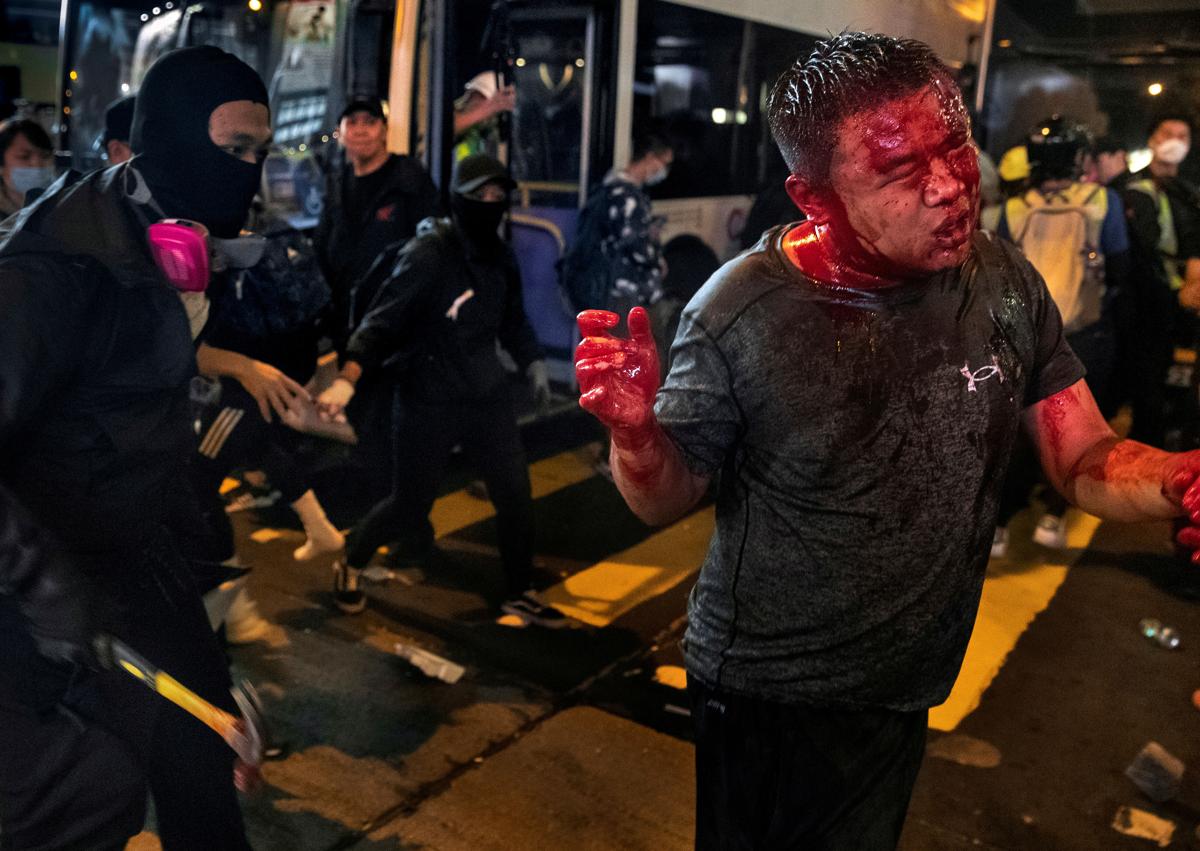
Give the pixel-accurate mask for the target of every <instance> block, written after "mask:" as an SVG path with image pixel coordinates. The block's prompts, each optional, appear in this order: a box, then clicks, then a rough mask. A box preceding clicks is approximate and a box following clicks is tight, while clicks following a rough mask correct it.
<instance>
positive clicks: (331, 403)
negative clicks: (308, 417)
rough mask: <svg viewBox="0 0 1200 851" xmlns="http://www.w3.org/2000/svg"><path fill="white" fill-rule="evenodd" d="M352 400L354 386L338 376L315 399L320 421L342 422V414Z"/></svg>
mask: <svg viewBox="0 0 1200 851" xmlns="http://www.w3.org/2000/svg"><path fill="white" fill-rule="evenodd" d="M353 398H354V384H353V383H351V382H350V381H348V380H347V379H345V378H342V377H341V376H338V377H337V378H335V379H334V380H333V383H332V384H330V385H329V386H328V387H326V388H325V389H324V390H323V391H321V395H320V396H318V397H317V410H318V411H319V412H320V414H321V419H323V420H325V421H326V422H338V421H343V422H344V421H345V414H344V413H343V412H344V411H345V410H346V406H347V405H349V404H350V400H351V399H353Z"/></svg>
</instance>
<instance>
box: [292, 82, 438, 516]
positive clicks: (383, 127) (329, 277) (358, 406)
mask: <svg viewBox="0 0 1200 851" xmlns="http://www.w3.org/2000/svg"><path fill="white" fill-rule="evenodd" d="M338 144H339V145H341V147H342V149H343V151H344V152H345V157H346V161H345V163H344V164H343V165H342V166H341V167H340V168H337V167H334V168H332V169H330V171H329V174H328V176H327V180H326V187H325V206H324V208H323V209H322V211H321V219H320V222H319V223H318V225H317V230H316V233H315V234H314V235H313V244H314V246H315V247H316V251H317V259H318V261H319V262H320V265H321V271H322V272H323V273H324V275H325V280H326V281H327V282H328V284H329V288H330V292H331V297H332V303H331V310H330V314H329V317H330V318H329V323H328V328H329V334H330V336H331V337H332V339H333V343H334V347H335V348H336V349H337V351H338V353H339V355H343V354H344V352H345V346H346V341H347V340H348V339H349V337H350V334H351V332H352V331H353V330H354V328H353V323H352V321H351V316H352V315H353V314H355V312H356V311H357V313H358V315H360V316H361V315H362V311H363V310H364V309H365V304H360V303H359V302H363V301H366V302H369V301H370V295H369V294H367V295H365V296H363V295H362V294H360V292H359V285H360V284H361V283H362V281H363V280H364V279H365V278H366V277H367V271H368V270H369V269H370V268H371V266H372V265H373V264H374V263H375V261H376V259H377V258H378V257H379V256H380V255H381V254H383V253H384V252H385V250H386V249H388V248H389V247H392V246H396V245H400V244H403V243H404V242H406V241H408V240H409V239H411V238H412V236H413V234H414V233H416V230H417V223H418V222H420V221H421V220H422V219H425V218H428V217H429V216H434V215H437V214H438V212H439V210H440V207H441V204H440V201H439V196H438V190H437V187H436V186H434V185H433V180H431V179H430V177H429V173H428V172H427V171H426V170H425V167H424V166H423V165H422V164H421V162H420V160H418V159H416V158H415V157H409V156H402V155H400V154H393V153H391V152H389V151H388V148H387V104H386V103H385V102H384V101H383V100H381V99H380V98H377V97H366V98H352V99H351V100H350V101H349V103H347V104H346V108H345V109H343V110H342V114H341V117H340V118H339V120H338ZM391 409H392V405H391V396H390V390H388V389H386V388H384V387H382V386H381V387H376V386H375V385H374V383H373V381H372V379H370V378H368V380H367V381H366V382H364V384H363V386H362V387H361V388H359V393H358V394H357V395H356V397H355V400H354V404H353V405H352V406H351V407H350V408H349V410H348V411H347V412H346V413H347V416H348V417H349V419H350V422H351V423H352V424H353V426H354V430H355V433H356V434H357V435H358V446H357V448H356V449H355V458H356V461H357V467H358V469H359V470H361V471H362V473H363V474H364V477H363V479H362V487H363V490H364V491H365V492H366V493H367V494H368V495H369V497H370V499H371V500H372V501H373V500H374V499H376V498H378V497H379V496H381V495H382V494H383V493H385V492H386V491H387V487H388V476H387V463H386V459H387V458H388V457H390V455H391V446H390V440H391V437H390V434H391V428H390V423H391Z"/></svg>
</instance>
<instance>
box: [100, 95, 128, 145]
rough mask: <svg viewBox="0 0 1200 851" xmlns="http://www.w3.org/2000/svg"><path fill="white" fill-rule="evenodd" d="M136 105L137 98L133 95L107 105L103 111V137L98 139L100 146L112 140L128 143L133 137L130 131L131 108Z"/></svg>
mask: <svg viewBox="0 0 1200 851" xmlns="http://www.w3.org/2000/svg"><path fill="white" fill-rule="evenodd" d="M136 103H137V98H136V97H135V96H134V95H127V96H126V97H123V98H118V99H117V100H114V101H113V102H112V103H110V104H109V105H108V108H107V109H105V110H104V135H103V136H102V137H101V139H100V143H101V144H102V145H107V144H108V143H109V142H111V141H112V140H113V139H116V140H117V141H118V142H126V143H128V142H129V140H130V139H131V138H132V136H133V133H132V132H130V131H131V130H132V128H133V107H134V105H135V104H136Z"/></svg>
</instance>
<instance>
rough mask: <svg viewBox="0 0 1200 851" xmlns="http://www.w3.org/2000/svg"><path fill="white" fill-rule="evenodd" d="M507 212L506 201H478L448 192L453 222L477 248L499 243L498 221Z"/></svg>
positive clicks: (489, 246)
mask: <svg viewBox="0 0 1200 851" xmlns="http://www.w3.org/2000/svg"><path fill="white" fill-rule="evenodd" d="M507 212H508V202H507V201H478V200H476V199H474V198H468V197H467V196H466V195H461V194H459V193H458V192H452V193H450V213H451V214H452V215H453V216H454V221H455V223H456V224H457V225H458V226H459V228H461V229H462V232H463V233H464V234H466V235H467V237H468V238H469V239H470V240H471V242H473V243H475V245H476V246H477V247H479V248H484V249H486V248H495V247H496V245H497V244H499V243H500V235H499V228H500V222H501V221H502V220H503V219H504V214H505V213H507Z"/></svg>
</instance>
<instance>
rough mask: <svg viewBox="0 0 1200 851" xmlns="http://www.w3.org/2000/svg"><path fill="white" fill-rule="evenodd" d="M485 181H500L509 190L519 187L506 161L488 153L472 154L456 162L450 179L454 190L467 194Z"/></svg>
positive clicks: (451, 187)
mask: <svg viewBox="0 0 1200 851" xmlns="http://www.w3.org/2000/svg"><path fill="white" fill-rule="evenodd" d="M485 183H499V184H500V185H501V186H503V187H504V188H505V189H507V190H508V191H509V192H511V191H512V190H514V189H516V188H517V182H516V181H515V180H513V179H512V177H510V176H509V174H508V169H507V168H505V167H504V163H502V162H500V161H499V160H497V159H493V158H492V157H489V156H488V155H487V154H471V155H470V156H469V157H463V158H462V159H461V160H459V161H458V162H457V163H455V164H454V174H453V177H452V179H451V181H450V189H451V191H452V192H456V193H457V194H459V195H467V194H470V193H471V192H474V191H475V190H476V189H478V188H479V187H481V186H483V185H484V184H485Z"/></svg>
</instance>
